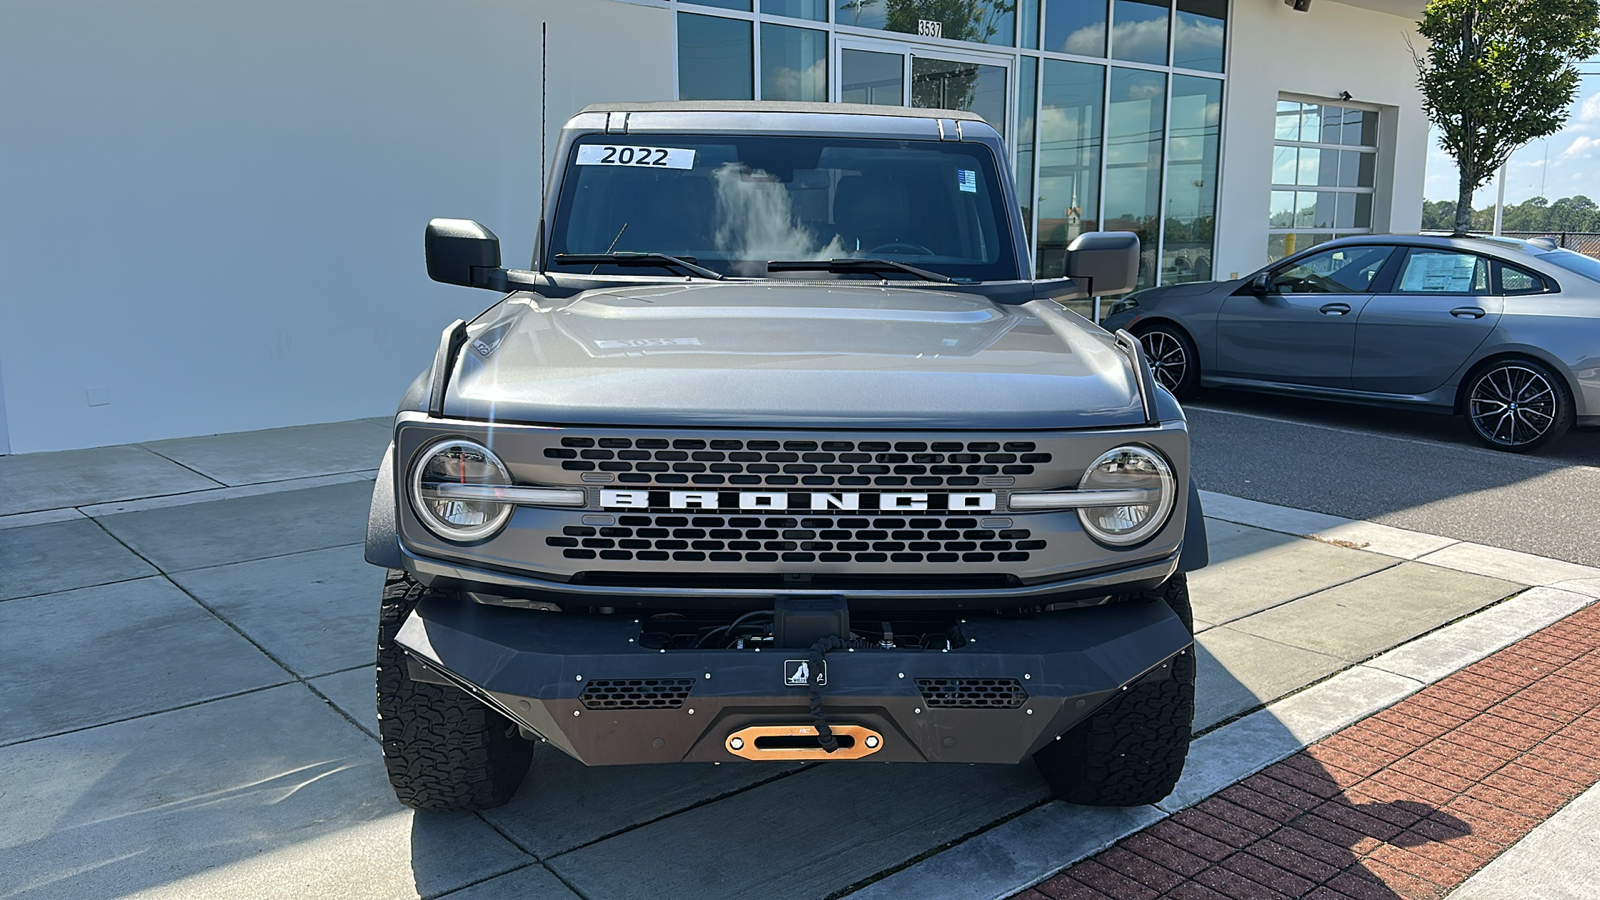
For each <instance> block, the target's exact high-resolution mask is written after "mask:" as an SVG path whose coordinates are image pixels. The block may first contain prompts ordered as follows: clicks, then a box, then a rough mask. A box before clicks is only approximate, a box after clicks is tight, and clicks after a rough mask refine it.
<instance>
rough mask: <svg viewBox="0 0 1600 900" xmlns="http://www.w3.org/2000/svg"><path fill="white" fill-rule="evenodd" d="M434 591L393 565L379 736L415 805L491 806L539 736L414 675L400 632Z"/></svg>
mask: <svg viewBox="0 0 1600 900" xmlns="http://www.w3.org/2000/svg"><path fill="white" fill-rule="evenodd" d="M428 592H429V591H428V589H427V588H425V587H423V586H422V584H421V583H419V582H417V581H416V580H415V579H413V578H412V577H411V576H410V575H408V574H407V573H405V572H403V571H400V570H398V569H390V570H389V576H388V577H387V578H386V579H384V583H383V611H382V613H381V614H380V616H379V619H378V735H379V737H380V738H381V742H382V744H383V764H384V766H385V767H386V768H387V769H388V770H389V783H390V784H391V785H393V786H394V793H395V796H397V797H399V798H400V802H401V803H404V804H405V805H407V806H409V807H412V808H413V809H488V808H490V807H494V806H500V805H501V804H503V803H505V802H506V801H507V800H510V799H511V797H512V795H514V794H515V793H516V792H517V787H518V786H519V785H521V784H522V779H523V776H524V775H526V774H527V772H528V763H529V761H530V760H531V759H532V757H533V746H534V745H533V742H532V741H527V740H524V739H523V738H522V737H521V736H520V734H519V733H518V731H517V727H516V726H515V725H513V724H512V723H511V721H510V720H509V719H507V718H506V717H505V716H502V715H501V714H500V713H498V712H496V711H495V710H493V709H490V708H489V707H487V706H485V705H483V704H482V703H479V702H478V701H477V700H474V699H473V698H472V697H471V696H470V695H468V694H467V693H466V692H465V691H462V690H461V689H459V688H455V687H447V686H445V685H442V684H429V683H427V682H421V681H412V680H411V678H410V677H409V676H408V675H407V673H406V660H405V651H404V650H402V649H401V648H400V645H398V644H396V643H395V640H394V638H395V634H396V633H397V632H399V630H400V625H401V623H402V622H404V621H405V618H406V615H407V614H409V613H410V612H411V610H412V608H413V607H415V606H416V605H417V602H418V601H420V600H421V599H422V597H423V596H424V595H425V594H427V593H428Z"/></svg>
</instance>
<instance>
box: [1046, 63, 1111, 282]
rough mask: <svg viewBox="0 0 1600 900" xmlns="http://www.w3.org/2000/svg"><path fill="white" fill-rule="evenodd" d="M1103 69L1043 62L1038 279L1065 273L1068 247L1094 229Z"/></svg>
mask: <svg viewBox="0 0 1600 900" xmlns="http://www.w3.org/2000/svg"><path fill="white" fill-rule="evenodd" d="M1105 71H1106V70H1105V67H1104V66H1097V65H1092V64H1089V63H1075V62H1066V61H1064V60H1055V59H1047V60H1045V61H1044V84H1043V87H1042V88H1041V91H1040V109H1039V194H1038V204H1039V260H1038V263H1039V264H1038V267H1037V269H1038V272H1039V277H1040V278H1057V277H1060V276H1061V275H1062V274H1064V273H1065V271H1066V250H1067V245H1068V244H1070V243H1072V241H1073V240H1074V239H1075V238H1077V236H1078V235H1080V234H1082V233H1083V232H1085V231H1094V230H1096V229H1097V228H1098V227H1099V222H1098V215H1097V213H1096V211H1097V210H1098V209H1099V206H1100V132H1101V116H1102V107H1103V106H1104V102H1105Z"/></svg>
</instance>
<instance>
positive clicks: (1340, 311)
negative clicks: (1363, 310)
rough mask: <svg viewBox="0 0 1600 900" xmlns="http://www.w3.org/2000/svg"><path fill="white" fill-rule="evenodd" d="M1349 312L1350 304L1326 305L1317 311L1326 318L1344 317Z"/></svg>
mask: <svg viewBox="0 0 1600 900" xmlns="http://www.w3.org/2000/svg"><path fill="white" fill-rule="evenodd" d="M1349 311H1350V304H1348V303H1327V304H1324V305H1323V306H1322V308H1321V309H1319V310H1317V312H1319V313H1322V314H1323V315H1325V316H1342V315H1344V314H1345V313H1347V312H1349Z"/></svg>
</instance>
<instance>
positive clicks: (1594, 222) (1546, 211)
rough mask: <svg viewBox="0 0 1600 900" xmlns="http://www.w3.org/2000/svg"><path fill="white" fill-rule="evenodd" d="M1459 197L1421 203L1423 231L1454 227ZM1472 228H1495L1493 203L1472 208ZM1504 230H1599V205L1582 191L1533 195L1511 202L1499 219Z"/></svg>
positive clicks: (1479, 230) (1557, 232)
mask: <svg viewBox="0 0 1600 900" xmlns="http://www.w3.org/2000/svg"><path fill="white" fill-rule="evenodd" d="M1456 206H1457V204H1456V201H1454V200H1430V201H1426V202H1424V203H1423V204H1422V230H1423V231H1451V230H1453V229H1454V228H1455V222H1456ZM1471 215H1472V218H1471V230H1473V231H1477V232H1488V231H1491V230H1493V229H1494V207H1492V206H1486V207H1484V208H1483V209H1475V210H1473V211H1472V214H1471ZM1500 228H1501V230H1502V231H1508V232H1512V233H1523V234H1527V233H1530V232H1531V233H1546V234H1560V233H1562V232H1587V233H1591V234H1595V233H1600V205H1597V204H1596V203H1595V202H1594V201H1593V200H1590V199H1589V198H1588V197H1585V196H1583V195H1582V194H1579V195H1578V196H1576V197H1562V198H1561V199H1560V200H1556V201H1555V202H1551V201H1549V200H1546V199H1545V198H1543V197H1533V198H1531V199H1529V200H1526V201H1524V202H1522V203H1517V204H1513V205H1509V206H1507V207H1506V209H1505V212H1504V214H1502V216H1501V219H1500Z"/></svg>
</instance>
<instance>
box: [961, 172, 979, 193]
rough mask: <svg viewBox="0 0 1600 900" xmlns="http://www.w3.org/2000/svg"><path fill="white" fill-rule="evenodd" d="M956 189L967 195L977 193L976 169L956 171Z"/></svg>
mask: <svg viewBox="0 0 1600 900" xmlns="http://www.w3.org/2000/svg"><path fill="white" fill-rule="evenodd" d="M956 187H959V188H961V189H962V190H963V191H966V192H967V193H969V194H976V193H977V192H978V172H977V170H976V169H957V170H956Z"/></svg>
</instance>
